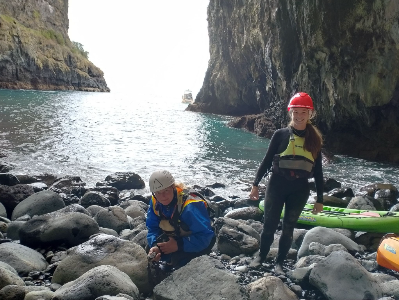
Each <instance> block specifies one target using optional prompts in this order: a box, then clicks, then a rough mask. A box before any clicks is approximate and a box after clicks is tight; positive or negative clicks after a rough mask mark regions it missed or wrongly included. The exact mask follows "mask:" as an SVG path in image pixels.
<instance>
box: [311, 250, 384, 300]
mask: <svg viewBox="0 0 399 300" xmlns="http://www.w3.org/2000/svg"><path fill="white" fill-rule="evenodd" d="M309 282H310V284H312V285H313V286H315V287H316V288H317V289H319V290H320V291H321V292H322V293H323V294H324V296H325V297H326V298H327V299H334V300H335V299H337V300H338V299H351V300H364V299H378V298H381V297H382V296H383V291H382V289H381V286H380V284H379V282H378V281H377V280H376V279H375V278H374V277H373V276H371V275H370V273H369V272H368V271H367V270H366V269H364V268H363V267H362V266H361V265H360V263H359V262H358V261H357V260H356V259H355V258H354V257H353V256H352V255H350V254H349V253H347V252H344V251H335V252H333V253H331V254H330V255H329V256H328V257H327V258H326V259H325V260H324V261H321V262H319V263H318V264H316V265H315V266H314V268H313V270H312V271H311V272H310V276H309ZM353 287H356V288H353Z"/></svg>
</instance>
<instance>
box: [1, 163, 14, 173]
mask: <svg viewBox="0 0 399 300" xmlns="http://www.w3.org/2000/svg"><path fill="white" fill-rule="evenodd" d="M12 169H14V166H12V165H10V164H7V163H5V162H3V161H0V172H1V173H7V172H10V171H11V170H12Z"/></svg>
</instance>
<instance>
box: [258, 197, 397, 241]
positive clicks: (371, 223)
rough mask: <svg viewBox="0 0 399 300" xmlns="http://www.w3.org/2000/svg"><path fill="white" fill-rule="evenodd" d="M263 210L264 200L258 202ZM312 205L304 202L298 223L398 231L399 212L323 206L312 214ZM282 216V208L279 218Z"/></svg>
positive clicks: (376, 230) (383, 231)
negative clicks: (319, 210) (321, 209)
mask: <svg viewBox="0 0 399 300" xmlns="http://www.w3.org/2000/svg"><path fill="white" fill-rule="evenodd" d="M259 208H260V209H261V210H262V211H263V210H264V201H261V202H260V203H259ZM312 209H313V205H311V204H306V205H305V208H304V209H303V211H302V213H301V215H300V216H299V218H298V223H299V224H304V225H311V226H323V227H330V228H346V229H352V230H356V231H366V232H380V233H388V232H393V233H399V212H388V211H370V210H358V209H348V208H340V207H332V206H324V208H323V212H320V213H318V214H317V215H314V214H312ZM283 217H284V210H283V212H282V213H281V218H283Z"/></svg>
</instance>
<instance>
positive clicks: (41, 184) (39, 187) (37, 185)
mask: <svg viewBox="0 0 399 300" xmlns="http://www.w3.org/2000/svg"><path fill="white" fill-rule="evenodd" d="M28 185H29V186H31V187H33V190H34V191H35V193H37V192H41V191H44V190H47V189H48V186H47V184H45V183H44V182H34V183H28Z"/></svg>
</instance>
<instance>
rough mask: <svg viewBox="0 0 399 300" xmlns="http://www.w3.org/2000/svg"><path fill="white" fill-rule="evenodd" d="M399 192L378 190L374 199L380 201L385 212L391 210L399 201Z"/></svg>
mask: <svg viewBox="0 0 399 300" xmlns="http://www.w3.org/2000/svg"><path fill="white" fill-rule="evenodd" d="M397 196H398V191H395V192H393V191H392V190H390V189H384V190H378V191H376V192H375V194H374V199H375V200H376V201H378V202H379V203H380V204H381V206H382V207H383V210H389V209H390V208H391V207H392V206H393V205H395V204H396V203H397V202H398V201H397V199H396V198H397Z"/></svg>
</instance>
